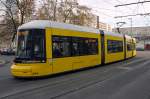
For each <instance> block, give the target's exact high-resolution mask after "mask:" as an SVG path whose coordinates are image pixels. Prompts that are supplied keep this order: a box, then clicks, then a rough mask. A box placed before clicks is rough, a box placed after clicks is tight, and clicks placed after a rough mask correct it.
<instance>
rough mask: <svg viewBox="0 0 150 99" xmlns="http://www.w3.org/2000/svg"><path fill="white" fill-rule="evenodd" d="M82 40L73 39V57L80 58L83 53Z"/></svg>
mask: <svg viewBox="0 0 150 99" xmlns="http://www.w3.org/2000/svg"><path fill="white" fill-rule="evenodd" d="M81 48H82V45H81V40H80V38H78V37H72V49H71V50H72V51H71V52H72V55H73V56H79V55H80V52H81V51H82V49H81Z"/></svg>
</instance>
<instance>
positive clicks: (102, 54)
mask: <svg viewBox="0 0 150 99" xmlns="http://www.w3.org/2000/svg"><path fill="white" fill-rule="evenodd" d="M100 36H101V64H104V63H105V36H104V31H102V30H100Z"/></svg>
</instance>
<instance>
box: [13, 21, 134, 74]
mask: <svg viewBox="0 0 150 99" xmlns="http://www.w3.org/2000/svg"><path fill="white" fill-rule="evenodd" d="M17 42H18V44H17V53H16V58H15V60H14V64H13V65H12V66H11V73H12V75H13V76H14V77H39V76H45V75H51V74H56V73H62V72H65V71H72V70H78V69H81V68H86V67H92V66H96V65H102V64H107V63H112V62H117V61H120V60H124V59H127V58H131V57H133V56H135V55H136V50H135V44H136V41H135V39H134V38H132V37H130V36H127V35H121V34H116V33H111V32H106V31H103V30H99V29H93V28H89V27H82V26H77V25H72V24H65V23H58V22H52V21H47V20H35V21H31V22H29V23H26V24H23V25H22V26H20V27H19V28H18V33H17Z"/></svg>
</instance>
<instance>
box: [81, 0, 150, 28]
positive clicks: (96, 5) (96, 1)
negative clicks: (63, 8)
mask: <svg viewBox="0 0 150 99" xmlns="http://www.w3.org/2000/svg"><path fill="white" fill-rule="evenodd" d="M139 1H145V0H79V4H81V5H86V6H88V7H90V8H92V12H93V13H94V14H96V15H98V16H99V17H100V21H101V22H105V23H108V24H110V25H112V27H116V23H117V22H126V24H124V25H123V27H130V26H131V18H132V26H133V27H139V26H149V25H150V16H134V17H125V18H117V19H116V18H114V17H115V16H124V15H130V14H131V15H132V14H140V13H150V2H148V3H143V4H135V5H130V6H120V7H114V6H115V5H120V4H127V3H134V2H139Z"/></svg>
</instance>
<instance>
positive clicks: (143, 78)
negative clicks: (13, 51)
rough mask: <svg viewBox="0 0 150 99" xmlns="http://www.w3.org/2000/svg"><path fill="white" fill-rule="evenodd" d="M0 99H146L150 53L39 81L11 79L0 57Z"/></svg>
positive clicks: (7, 62) (9, 61)
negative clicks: (0, 61)
mask: <svg viewBox="0 0 150 99" xmlns="http://www.w3.org/2000/svg"><path fill="white" fill-rule="evenodd" d="M0 60H4V61H5V63H4V64H0V99H150V85H149V84H150V61H149V60H150V52H148V51H145V52H138V54H137V56H136V57H134V58H132V59H128V60H126V61H122V62H118V63H114V64H109V65H105V66H100V67H95V68H91V69H86V70H82V71H77V72H72V73H67V74H62V75H57V76H53V77H47V78H42V79H14V78H13V77H12V76H11V74H10V66H11V64H12V60H13V56H0Z"/></svg>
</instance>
